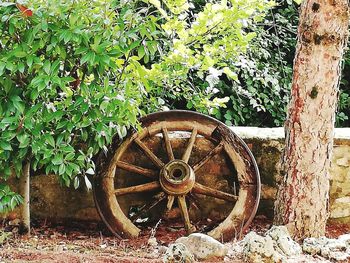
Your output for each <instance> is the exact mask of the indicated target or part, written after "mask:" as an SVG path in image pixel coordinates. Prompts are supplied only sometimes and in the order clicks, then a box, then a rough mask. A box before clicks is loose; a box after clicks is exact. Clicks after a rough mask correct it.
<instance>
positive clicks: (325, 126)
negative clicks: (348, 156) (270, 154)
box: [274, 0, 349, 239]
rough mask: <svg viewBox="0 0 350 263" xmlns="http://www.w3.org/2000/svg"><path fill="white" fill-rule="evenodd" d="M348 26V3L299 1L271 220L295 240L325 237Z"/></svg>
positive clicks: (337, 1) (322, 0) (336, 0)
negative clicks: (288, 99) (334, 137)
mask: <svg viewBox="0 0 350 263" xmlns="http://www.w3.org/2000/svg"><path fill="white" fill-rule="evenodd" d="M348 23H349V1H348V0H304V1H303V3H302V5H301V13H300V22H299V27H298V43H297V49H296V56H295V59H294V69H293V70H294V71H293V81H292V89H291V101H290V105H289V109H288V117H287V121H286V123H285V133H286V147H285V150H284V154H283V157H282V166H281V175H283V180H282V182H281V184H280V187H279V190H278V193H277V200H276V202H275V218H274V219H275V224H283V225H287V227H288V228H289V229H290V230H291V232H292V235H293V236H294V238H296V239H302V238H305V237H310V236H321V235H324V233H325V227H326V221H327V218H328V192H329V175H328V168H329V166H330V158H331V153H332V149H333V131H334V122H335V111H336V105H337V96H338V88H339V80H340V74H341V71H340V70H341V61H342V57H343V52H344V49H345V46H346V43H347V32H348Z"/></svg>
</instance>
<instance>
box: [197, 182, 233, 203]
mask: <svg viewBox="0 0 350 263" xmlns="http://www.w3.org/2000/svg"><path fill="white" fill-rule="evenodd" d="M192 192H193V193H195V194H202V195H207V196H212V197H215V198H218V199H222V200H226V201H230V202H235V201H236V200H237V199H238V196H236V195H232V194H229V193H225V192H223V191H220V190H217V189H214V188H211V187H208V186H205V185H202V184H200V183H195V184H194V186H193V188H192Z"/></svg>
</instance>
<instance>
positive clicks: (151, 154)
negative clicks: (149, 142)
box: [135, 138, 164, 168]
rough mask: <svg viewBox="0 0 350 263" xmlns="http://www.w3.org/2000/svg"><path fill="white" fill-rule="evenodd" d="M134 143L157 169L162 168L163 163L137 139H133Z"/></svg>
mask: <svg viewBox="0 0 350 263" xmlns="http://www.w3.org/2000/svg"><path fill="white" fill-rule="evenodd" d="M135 143H136V144H137V145H138V146H139V147H140V148H141V149H142V150H143V151H144V153H145V154H146V155H147V157H148V158H149V159H150V160H151V161H152V162H153V163H154V164H155V165H156V166H157V167H158V168H162V167H163V166H164V163H163V162H162V161H161V160H160V159H159V158H158V157H157V156H156V155H155V154H154V153H153V152H152V151H151V150H150V149H149V148H148V147H147V146H146V145H145V144H144V143H143V142H142V141H141V140H140V139H139V138H136V139H135Z"/></svg>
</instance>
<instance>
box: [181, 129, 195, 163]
mask: <svg viewBox="0 0 350 263" xmlns="http://www.w3.org/2000/svg"><path fill="white" fill-rule="evenodd" d="M196 137H197V128H193V130H192V133H191V137H190V139H189V140H188V144H187V147H186V150H185V152H184V154H183V155H182V160H183V161H184V162H185V163H188V160H189V159H190V156H191V152H192V148H193V145H194V143H195V141H196Z"/></svg>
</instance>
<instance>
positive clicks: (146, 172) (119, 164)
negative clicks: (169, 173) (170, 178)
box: [116, 161, 159, 179]
mask: <svg viewBox="0 0 350 263" xmlns="http://www.w3.org/2000/svg"><path fill="white" fill-rule="evenodd" d="M116 165H117V167H118V168H121V169H123V170H126V171H129V172H132V173H137V174H141V175H144V176H146V177H149V178H152V179H157V178H158V176H159V173H158V172H157V171H155V170H151V169H147V168H143V167H140V166H136V165H133V164H130V163H126V162H122V161H117V163H116Z"/></svg>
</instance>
